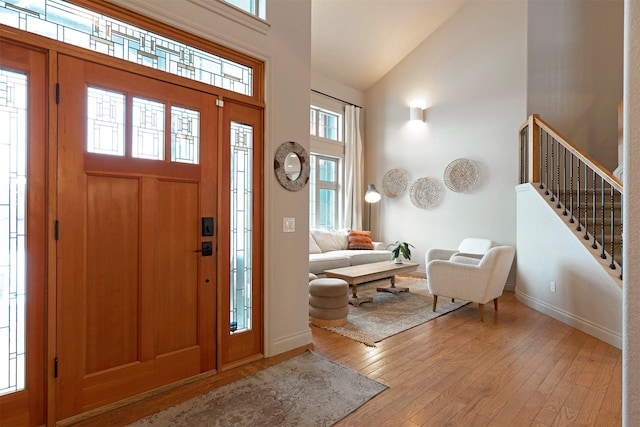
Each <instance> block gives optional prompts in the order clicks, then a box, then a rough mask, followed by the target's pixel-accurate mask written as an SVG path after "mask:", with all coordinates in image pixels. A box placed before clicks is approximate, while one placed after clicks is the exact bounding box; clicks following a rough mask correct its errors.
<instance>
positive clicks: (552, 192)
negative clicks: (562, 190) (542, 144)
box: [547, 135, 556, 202]
mask: <svg viewBox="0 0 640 427" xmlns="http://www.w3.org/2000/svg"><path fill="white" fill-rule="evenodd" d="M547 136H548V135H547ZM553 141H554V139H553V138H551V201H552V202H553V201H555V200H556V199H555V198H554V190H555V187H554V182H553V178H554V177H553V175H554V173H553V164H554V163H553V161H554V160H555V151H554V145H555V144H554V143H553Z"/></svg>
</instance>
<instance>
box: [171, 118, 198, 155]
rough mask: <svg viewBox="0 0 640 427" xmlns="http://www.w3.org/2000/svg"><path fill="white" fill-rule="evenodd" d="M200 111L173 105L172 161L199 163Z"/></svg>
mask: <svg viewBox="0 0 640 427" xmlns="http://www.w3.org/2000/svg"><path fill="white" fill-rule="evenodd" d="M199 144H200V112H199V111H196V110H189V109H187V108H182V107H171V161H172V162H179V163H191V164H196V165H197V164H198V162H199V156H198V152H199Z"/></svg>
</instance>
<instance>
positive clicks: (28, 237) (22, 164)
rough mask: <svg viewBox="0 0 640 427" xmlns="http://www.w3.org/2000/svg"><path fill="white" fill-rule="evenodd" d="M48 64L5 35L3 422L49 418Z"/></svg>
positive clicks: (0, 317)
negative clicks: (46, 354) (46, 390)
mask: <svg viewBox="0 0 640 427" xmlns="http://www.w3.org/2000/svg"><path fill="white" fill-rule="evenodd" d="M45 66H46V55H45V54H43V53H42V52H39V51H35V50H32V49H27V48H25V47H21V46H16V45H13V44H11V43H8V42H4V41H0V129H1V132H2V136H1V137H0V426H14V425H19V426H36V425H42V424H44V378H45V368H44V366H45V363H44V351H45V320H44V313H45V265H46V257H45V247H46V245H45V241H46V231H45V230H46V226H45V212H46V210H45V209H46V201H47V197H46V176H45V173H46V160H45V159H46V138H45V130H46V127H47V120H46V117H47V115H46V114H45V108H46V101H45V100H46V97H45V96H44V94H45V93H46V90H45V85H46V80H45V76H46V73H45V71H46V70H45Z"/></svg>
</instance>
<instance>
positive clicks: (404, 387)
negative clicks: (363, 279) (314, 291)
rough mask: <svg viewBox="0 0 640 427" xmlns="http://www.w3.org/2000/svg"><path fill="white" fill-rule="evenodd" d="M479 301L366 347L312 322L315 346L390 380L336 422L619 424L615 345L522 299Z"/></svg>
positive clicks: (508, 296) (619, 386)
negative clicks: (480, 310)
mask: <svg viewBox="0 0 640 427" xmlns="http://www.w3.org/2000/svg"><path fill="white" fill-rule="evenodd" d="M498 310H499V311H498V312H497V313H495V312H494V310H493V304H486V305H485V321H484V323H481V322H480V321H479V315H478V306H477V304H469V305H467V306H465V307H463V308H461V309H459V310H457V311H455V312H452V313H449V314H446V315H444V316H441V317H439V318H436V319H434V320H432V321H430V322H427V323H424V324H422V325H420V326H417V327H415V328H413V329H410V330H408V331H405V332H403V333H401V334H398V335H396V336H393V337H390V338H387V339H385V340H383V341H381V342H380V343H378V344H377V347H376V348H371V347H366V346H364V345H363V344H359V343H357V342H355V341H353V340H350V339H348V338H344V337H341V336H339V335H337V334H334V333H332V332H328V331H326V330H323V329H319V328H315V327H312V329H313V345H314V351H315V352H316V353H317V354H319V355H321V356H324V357H326V358H328V359H331V360H333V361H335V362H337V363H339V364H341V365H344V366H347V367H350V368H352V369H355V370H357V371H359V372H361V373H363V374H365V375H367V376H369V377H370V378H373V379H376V380H378V381H381V382H383V383H385V384H387V385H388V386H389V389H387V390H385V391H384V392H383V393H381V394H380V395H378V396H376V397H375V398H373V399H372V400H370V401H369V402H367V403H366V404H365V405H363V406H362V407H360V408H359V409H358V410H356V411H355V412H354V413H352V414H351V415H349V416H348V417H346V418H344V419H343V420H342V421H340V422H339V423H338V424H337V426H394V427H396V426H407V427H408V426H412V427H413V426H529V425H531V426H564V425H575V426H598V427H600V426H619V425H621V424H622V422H621V408H622V352H621V351H620V350H618V349H617V348H615V347H612V346H610V345H608V344H606V343H604V342H602V341H600V340H598V339H596V338H593V337H591V336H590V335H587V334H584V333H582V332H580V331H578V330H576V329H574V328H571V327H569V326H567V325H565V324H564V323H561V322H558V321H556V320H554V319H552V318H550V317H548V316H546V315H544V314H542V313H539V312H537V311H535V310H532V309H530V308H528V307H526V306H525V305H523V304H521V303H520V302H518V301H517V299H516V298H515V295H514V294H513V293H511V292H505V293H504V295H503V296H502V297H501V298H500V299H499V307H498Z"/></svg>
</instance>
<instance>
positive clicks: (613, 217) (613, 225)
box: [609, 185, 616, 270]
mask: <svg viewBox="0 0 640 427" xmlns="http://www.w3.org/2000/svg"><path fill="white" fill-rule="evenodd" d="M609 191H610V194H611V264H609V268H610V269H612V270H615V269H616V263H615V262H614V258H615V254H616V252H615V251H616V248H615V241H616V233H615V230H616V208H615V200H616V198H615V194H616V193H615V188H613V185H609Z"/></svg>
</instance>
